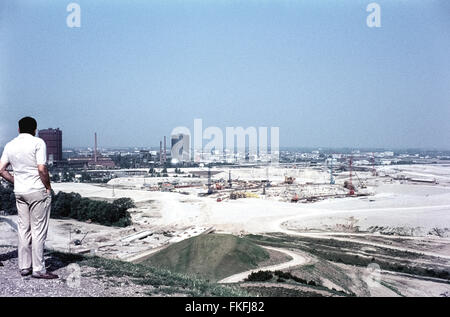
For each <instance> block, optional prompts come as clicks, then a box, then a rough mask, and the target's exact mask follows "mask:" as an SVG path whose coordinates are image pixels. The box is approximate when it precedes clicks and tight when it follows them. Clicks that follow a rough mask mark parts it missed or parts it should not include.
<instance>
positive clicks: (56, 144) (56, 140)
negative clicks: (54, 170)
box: [38, 128, 62, 164]
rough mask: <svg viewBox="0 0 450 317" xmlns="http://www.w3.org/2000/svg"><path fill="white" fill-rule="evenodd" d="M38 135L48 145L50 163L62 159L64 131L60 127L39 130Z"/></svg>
mask: <svg viewBox="0 0 450 317" xmlns="http://www.w3.org/2000/svg"><path fill="white" fill-rule="evenodd" d="M38 136H39V137H40V138H41V139H43V140H44V141H45V144H46V145H47V161H48V162H49V164H53V162H55V161H62V131H61V130H60V129H59V128H57V129H51V128H50V129H45V130H39V132H38Z"/></svg>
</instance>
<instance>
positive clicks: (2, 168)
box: [0, 161, 14, 184]
mask: <svg viewBox="0 0 450 317" xmlns="http://www.w3.org/2000/svg"><path fill="white" fill-rule="evenodd" d="M8 165H9V163H4V162H2V161H0V176H1V177H3V178H4V179H5V180H7V181H8V182H10V183H11V184H14V176H12V175H11V174H10V173H9V172H8V171H7V170H6V168H7V167H8Z"/></svg>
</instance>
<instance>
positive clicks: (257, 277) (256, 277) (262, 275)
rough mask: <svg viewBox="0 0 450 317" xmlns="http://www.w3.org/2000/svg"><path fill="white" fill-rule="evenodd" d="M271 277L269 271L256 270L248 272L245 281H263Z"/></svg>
mask: <svg viewBox="0 0 450 317" xmlns="http://www.w3.org/2000/svg"><path fill="white" fill-rule="evenodd" d="M272 277H273V275H272V273H270V272H269V271H258V272H253V273H251V274H249V276H248V277H247V279H246V280H247V281H249V282H265V281H269V280H271V279H272Z"/></svg>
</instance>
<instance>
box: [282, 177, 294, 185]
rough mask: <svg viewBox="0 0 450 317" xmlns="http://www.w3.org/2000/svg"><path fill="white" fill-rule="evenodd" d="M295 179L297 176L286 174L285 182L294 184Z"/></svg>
mask: <svg viewBox="0 0 450 317" xmlns="http://www.w3.org/2000/svg"><path fill="white" fill-rule="evenodd" d="M294 181H295V177H292V176H284V183H285V184H293V183H294Z"/></svg>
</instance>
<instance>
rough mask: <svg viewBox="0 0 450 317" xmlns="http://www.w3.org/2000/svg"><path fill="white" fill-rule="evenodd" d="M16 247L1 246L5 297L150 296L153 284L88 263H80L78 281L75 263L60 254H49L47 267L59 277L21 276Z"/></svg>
mask: <svg viewBox="0 0 450 317" xmlns="http://www.w3.org/2000/svg"><path fill="white" fill-rule="evenodd" d="M17 262H18V260H17V248H15V247H11V246H0V263H2V264H3V265H0V281H1V283H0V296H4V297H11V296H13V297H17V296H19V297H28V296H32V297H90V296H94V297H106V296H108V297H111V296H127V297H128V296H148V295H146V292H150V291H151V289H152V287H151V286H150V287H149V286H145V287H144V286H139V285H136V284H134V283H133V282H132V281H131V279H130V278H129V277H110V276H105V275H102V272H101V270H98V269H96V268H92V267H88V266H78V267H79V269H80V271H79V273H80V278H79V285H77V279H72V278H71V277H72V276H74V275H76V271H75V269H73V267H72V266H70V264H69V265H67V264H64V263H63V262H62V261H60V260H59V259H58V258H55V257H51V256H46V266H47V269H48V270H49V271H51V272H53V273H55V274H58V275H59V279H56V280H42V279H35V278H32V277H31V276H27V277H22V276H21V275H20V273H19V269H18V263H17Z"/></svg>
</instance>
